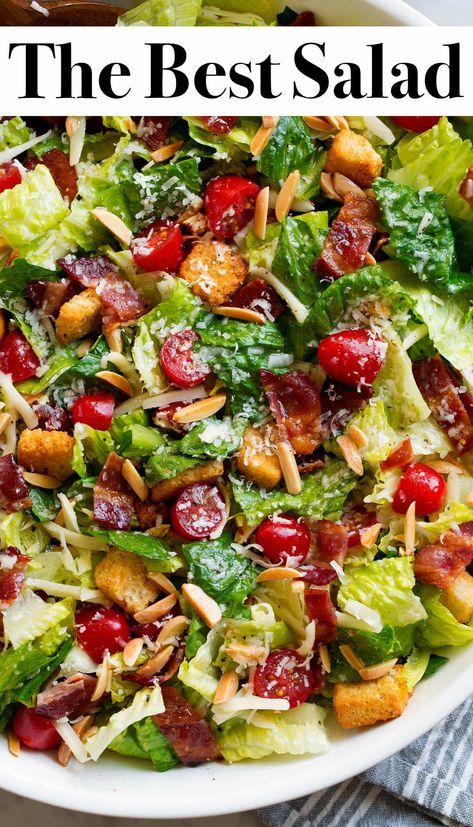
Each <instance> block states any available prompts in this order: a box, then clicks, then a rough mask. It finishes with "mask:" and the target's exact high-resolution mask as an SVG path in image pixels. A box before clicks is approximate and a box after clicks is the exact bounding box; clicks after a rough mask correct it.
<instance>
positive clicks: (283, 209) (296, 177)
mask: <svg viewBox="0 0 473 827" xmlns="http://www.w3.org/2000/svg"><path fill="white" fill-rule="evenodd" d="M300 178H301V174H300V172H299V170H298V169H295V170H293V171H292V172H290V173H289V175H288V176H287V178H286V180H285V181H284V184H283V185H282V187H281V189H280V190H279V193H278V197H277V198H276V204H275V206H274V211H275V213H276V218H277V220H278V221H282V220H283V219H284V218H285V217H286V215H287V214H288V213H289V210H290V209H291V207H292V202H293V201H294V198H295V195H296V190H297V185H298V183H299V181H300Z"/></svg>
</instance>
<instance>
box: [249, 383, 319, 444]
mask: <svg viewBox="0 0 473 827" xmlns="http://www.w3.org/2000/svg"><path fill="white" fill-rule="evenodd" d="M259 373H260V378H261V382H262V384H263V387H264V390H265V393H266V396H267V398H268V402H269V407H270V408H271V413H272V414H273V416H274V418H275V420H276V422H277V425H278V431H279V435H280V438H281V439H288V440H289V441H290V443H291V445H292V447H293V449H294V452H295V453H296V454H312V453H313V452H314V451H315V450H316V448H318V447H319V445H320V443H321V429H320V397H319V392H318V390H317V388H316V387H315V385H314V383H313V382H311V380H310V379H309V377H308V376H306V374H305V373H302V371H300V370H293V371H289V372H288V373H284V374H283V375H282V376H277V375H276V374H275V373H271V371H269V370H264V369H260V372H259Z"/></svg>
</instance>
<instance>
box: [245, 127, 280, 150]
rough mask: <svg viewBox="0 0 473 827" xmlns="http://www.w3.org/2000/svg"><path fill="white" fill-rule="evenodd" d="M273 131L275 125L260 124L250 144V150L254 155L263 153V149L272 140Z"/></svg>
mask: <svg viewBox="0 0 473 827" xmlns="http://www.w3.org/2000/svg"><path fill="white" fill-rule="evenodd" d="M273 132H274V127H273V126H260V128H259V129H258V132H257V133H256V135H255V136H254V138H253V140H252V142H251V144H250V152H251V154H252V155H261V153H262V151H263V149H264V148H265V146H266V145H267V144H268V143H269V141H270V140H271V135H272V134H273Z"/></svg>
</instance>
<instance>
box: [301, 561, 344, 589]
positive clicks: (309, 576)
mask: <svg viewBox="0 0 473 827" xmlns="http://www.w3.org/2000/svg"><path fill="white" fill-rule="evenodd" d="M299 571H300V572H301V575H302V576H301V579H302V580H305V582H306V583H310V585H311V586H328V584H329V583H332V582H333V581H334V580H336V579H337V577H338V575H337V572H336V571H335V569H333V568H332V566H330V565H329V566H326V565H324V566H322V565H320V566H312V565H307V566H299Z"/></svg>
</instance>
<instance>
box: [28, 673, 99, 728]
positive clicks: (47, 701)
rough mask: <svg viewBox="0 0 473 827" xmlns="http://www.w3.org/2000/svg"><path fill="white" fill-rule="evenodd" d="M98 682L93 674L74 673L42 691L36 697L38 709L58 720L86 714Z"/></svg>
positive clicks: (46, 715) (47, 716) (42, 713)
mask: <svg viewBox="0 0 473 827" xmlns="http://www.w3.org/2000/svg"><path fill="white" fill-rule="evenodd" d="M96 683H97V680H96V678H93V677H92V676H91V675H82V674H77V675H72V676H71V677H70V678H67V680H65V681H61V682H60V683H56V684H53V685H52V686H49V687H48V688H47V689H45V690H44V691H43V692H40V693H39V694H38V697H37V699H36V711H37V712H39V714H40V715H44V716H45V718H52V719H53V720H56V721H57V720H58V718H77V717H78V716H79V715H84V714H85V713H86V712H87V711H88V710H89V707H90V705H91V698H92V695H93V693H94V690H95V686H96Z"/></svg>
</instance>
